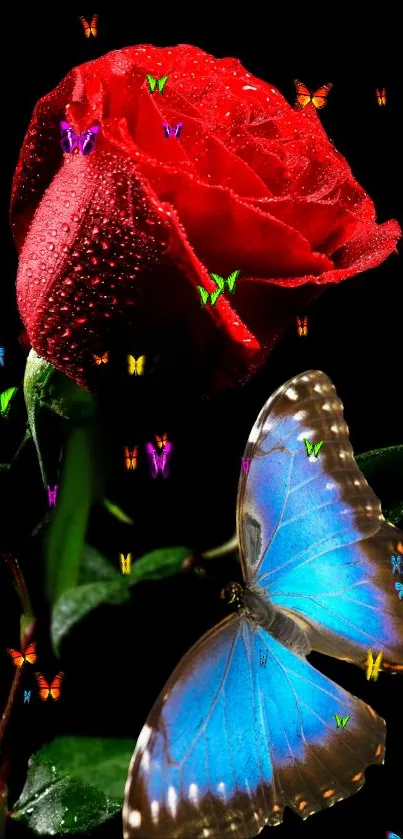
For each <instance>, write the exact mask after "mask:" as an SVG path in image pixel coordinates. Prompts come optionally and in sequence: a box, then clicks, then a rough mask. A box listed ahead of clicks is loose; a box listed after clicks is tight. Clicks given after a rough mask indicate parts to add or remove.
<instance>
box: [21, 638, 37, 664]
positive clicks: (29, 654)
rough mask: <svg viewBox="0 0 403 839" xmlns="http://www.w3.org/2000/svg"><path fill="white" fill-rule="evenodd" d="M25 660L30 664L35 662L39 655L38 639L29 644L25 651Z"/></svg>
mask: <svg viewBox="0 0 403 839" xmlns="http://www.w3.org/2000/svg"><path fill="white" fill-rule="evenodd" d="M24 657H25V661H27V662H28V664H35V662H36V659H37V655H36V641H32V644H29V645H28V647H27V648H26V650H25V653H24Z"/></svg>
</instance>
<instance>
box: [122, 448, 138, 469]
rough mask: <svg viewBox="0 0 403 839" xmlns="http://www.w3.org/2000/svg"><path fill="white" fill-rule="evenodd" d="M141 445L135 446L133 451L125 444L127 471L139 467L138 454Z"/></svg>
mask: <svg viewBox="0 0 403 839" xmlns="http://www.w3.org/2000/svg"><path fill="white" fill-rule="evenodd" d="M138 450H139V447H138V446H135V447H134V449H133V450H132V451H130V449H129V447H128V446H125V466H126V469H127V471H129V469H136V468H137V454H138Z"/></svg>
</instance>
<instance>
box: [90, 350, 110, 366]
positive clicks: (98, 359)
mask: <svg viewBox="0 0 403 839" xmlns="http://www.w3.org/2000/svg"><path fill="white" fill-rule="evenodd" d="M92 355H93V359H94V361H95V364H107V363H108V361H109V353H107V352H106V353H104V354H103V355H94V353H93V354H92Z"/></svg>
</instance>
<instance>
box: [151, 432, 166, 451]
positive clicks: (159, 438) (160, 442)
mask: <svg viewBox="0 0 403 839" xmlns="http://www.w3.org/2000/svg"><path fill="white" fill-rule="evenodd" d="M154 437H155V442H156V444H157V446H158V448H159V449H163V448H164V446H165V444H166V443H167V442H168V435H167V434H161V436H159V434H154Z"/></svg>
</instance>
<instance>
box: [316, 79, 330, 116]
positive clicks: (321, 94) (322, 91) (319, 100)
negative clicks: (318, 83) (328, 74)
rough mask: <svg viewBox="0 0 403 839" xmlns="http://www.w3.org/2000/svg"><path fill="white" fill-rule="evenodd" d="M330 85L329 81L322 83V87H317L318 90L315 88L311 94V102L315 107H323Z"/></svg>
mask: <svg viewBox="0 0 403 839" xmlns="http://www.w3.org/2000/svg"><path fill="white" fill-rule="evenodd" d="M332 87H333V85H332V83H331V82H329V84H324V85H323V87H319V88H318V90H315V93H314V94H313V96H312V104H313V105H315V108H317V109H318V110H319V109H320V108H324V107H325V105H326V103H327V94H328V93H329V90H330V89H331V88H332Z"/></svg>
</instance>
